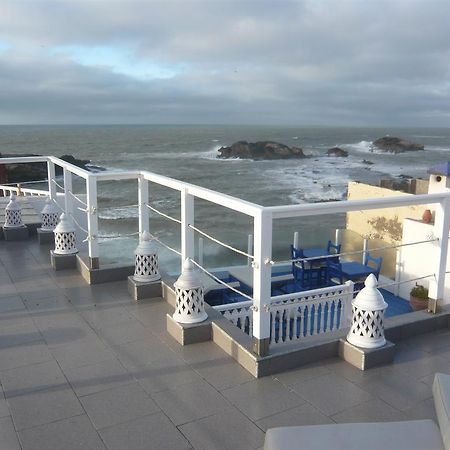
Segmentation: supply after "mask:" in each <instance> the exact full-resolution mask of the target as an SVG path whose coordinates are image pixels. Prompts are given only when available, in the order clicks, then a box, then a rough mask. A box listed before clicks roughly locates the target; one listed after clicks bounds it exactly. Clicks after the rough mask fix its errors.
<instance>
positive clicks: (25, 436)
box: [19, 414, 126, 450]
mask: <svg viewBox="0 0 450 450" xmlns="http://www.w3.org/2000/svg"><path fill="white" fill-rule="evenodd" d="M19 437H20V440H21V442H22V446H23V450H38V449H39V450H41V449H42V450H43V449H45V450H62V449H64V450H80V449H82V450H104V449H105V448H106V447H105V446H104V444H103V442H102V440H101V439H100V437H99V435H98V434H97V432H96V431H95V429H94V427H93V426H92V424H91V422H90V420H89V419H88V418H87V416H86V415H85V414H84V415H80V416H76V417H71V418H69V419H64V420H59V421H57V422H53V423H50V424H47V425H41V426H38V427H35V428H31V429H29V430H24V431H21V432H19ZM125 448H126V447H124V449H125Z"/></svg>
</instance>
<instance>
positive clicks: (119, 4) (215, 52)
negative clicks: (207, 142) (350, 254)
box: [0, 0, 450, 126]
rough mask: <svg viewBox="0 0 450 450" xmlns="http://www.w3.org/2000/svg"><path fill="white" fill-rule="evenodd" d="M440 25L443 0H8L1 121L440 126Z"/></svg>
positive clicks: (447, 86) (0, 69) (448, 79)
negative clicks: (85, 59) (128, 63)
mask: <svg viewBox="0 0 450 450" xmlns="http://www.w3.org/2000/svg"><path fill="white" fill-rule="evenodd" d="M448 23H450V3H449V2H448V1H444V0H443V1H428V2H426V1H408V0H403V1H401V0H397V1H395V0H391V1H387V0H386V1H366V2H363V1H339V2H336V1H331V0H329V1H325V0H322V1H319V0H309V1H275V0H272V1H161V2H155V1H141V2H136V1H126V2H125V1H110V2H106V1H77V2H75V1H58V2H56V1H39V0H37V1H20V0H3V1H2V3H1V4H0V44H1V43H2V42H3V43H7V44H9V45H10V48H9V50H6V51H1V46H0V123H70V122H77V123H80V122H82V123H83V122H89V123H155V122H156V123H273V124H292V125H302V124H304V125H308V124H318V125H327V124H331V125H412V126H416V125H424V126H433V125H435V126H448V123H449V119H450V117H449V116H450V27H449V26H448ZM73 47H76V48H78V53H80V52H81V53H82V52H83V48H97V47H99V48H106V49H112V51H114V49H115V48H116V49H121V51H126V52H127V53H128V54H129V55H131V56H130V57H131V58H132V59H133V61H135V62H138V63H146V62H148V63H153V64H156V65H158V64H161V65H163V66H164V67H166V66H167V67H169V68H170V67H172V66H173V67H174V68H177V70H174V76H173V77H172V78H158V77H157V76H156V77H150V78H148V79H146V78H145V77H142V78H139V77H133V76H130V75H124V74H123V73H122V74H121V73H118V72H120V70H116V69H117V68H115V67H114V64H113V63H111V62H109V61H108V60H107V59H105V58H103V59H102V58H99V61H98V63H97V64H93V63H92V61H90V62H89V63H82V61H81V62H80V61H78V62H77V59H76V58H75V59H74V57H73V55H72V57H71V55H70V51H69V50H67V49H68V48H69V49H70V48H73ZM65 49H66V50H65ZM180 67H181V68H182V69H181V70H180V69H179V68H180Z"/></svg>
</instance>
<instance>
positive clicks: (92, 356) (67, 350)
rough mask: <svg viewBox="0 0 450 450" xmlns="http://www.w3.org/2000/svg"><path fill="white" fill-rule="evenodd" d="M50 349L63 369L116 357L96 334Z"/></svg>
mask: <svg viewBox="0 0 450 450" xmlns="http://www.w3.org/2000/svg"><path fill="white" fill-rule="evenodd" d="M50 351H51V352H52V354H53V356H54V357H55V359H56V360H57V361H58V363H59V365H60V366H61V368H62V369H63V370H66V369H70V368H72V367H82V366H87V365H89V364H94V363H98V362H102V361H107V360H109V359H114V358H115V356H114V353H113V352H112V351H111V350H110V349H109V348H107V347H106V345H105V344H104V343H103V342H102V341H101V340H100V339H99V338H98V337H96V336H94V337H91V336H88V337H86V338H84V339H79V340H77V341H76V342H73V343H70V344H67V345H59V346H57V347H52V348H51V349H50Z"/></svg>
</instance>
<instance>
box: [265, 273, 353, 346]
mask: <svg viewBox="0 0 450 450" xmlns="http://www.w3.org/2000/svg"><path fill="white" fill-rule="evenodd" d="M352 298H353V282H351V281H347V282H346V283H345V284H342V285H339V286H332V287H326V288H322V289H314V290H311V291H305V292H297V293H294V294H287V295H280V296H277V297H273V298H272V303H271V305H270V308H269V310H270V324H271V332H270V345H271V346H272V345H279V344H283V343H285V342H292V341H296V340H300V339H305V338H308V337H310V336H316V335H318V334H322V333H327V332H330V331H335V330H338V329H341V328H345V327H347V326H348V325H349V315H350V312H351V309H350V308H351V301H352Z"/></svg>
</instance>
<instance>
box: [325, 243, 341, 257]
mask: <svg viewBox="0 0 450 450" xmlns="http://www.w3.org/2000/svg"><path fill="white" fill-rule="evenodd" d="M327 253H328V254H329V255H337V254H339V253H341V244H336V245H335V244H333V242H331V241H328V245H327ZM328 259H330V258H328Z"/></svg>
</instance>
